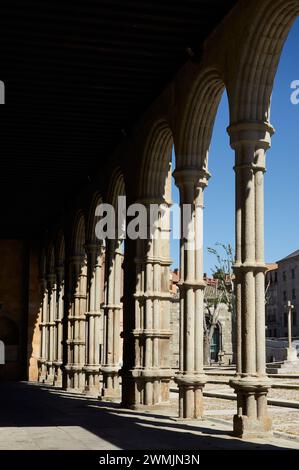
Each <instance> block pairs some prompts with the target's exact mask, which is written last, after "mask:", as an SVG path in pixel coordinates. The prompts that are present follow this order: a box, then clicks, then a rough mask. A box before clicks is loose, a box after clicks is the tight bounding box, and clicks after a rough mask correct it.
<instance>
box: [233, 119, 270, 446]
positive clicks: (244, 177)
mask: <svg viewBox="0 0 299 470" xmlns="http://www.w3.org/2000/svg"><path fill="white" fill-rule="evenodd" d="M228 132H229V135H230V139H231V146H232V148H233V149H234V150H235V153H236V165H235V172H236V261H235V265H234V272H235V277H236V285H235V295H236V309H237V312H236V313H237V331H238V341H237V358H238V359H237V375H236V377H235V379H234V380H232V381H231V384H230V385H231V386H232V387H233V388H234V389H235V391H236V393H237V403H238V412H237V414H236V415H235V416H234V433H235V434H236V435H238V436H241V437H244V436H248V435H255V436H256V435H264V434H265V433H269V432H270V430H271V419H270V418H269V417H268V413H267V398H266V396H267V393H268V390H269V388H270V382H269V380H268V378H267V376H266V370H265V366H266V364H265V357H266V345H265V342H266V340H265V272H266V270H267V268H266V265H265V261H264V173H265V154H266V150H267V149H268V148H269V147H270V143H271V136H272V134H273V132H274V130H273V128H272V127H271V126H270V125H269V124H268V123H259V122H257V123H254V122H249V123H246V122H242V123H239V124H234V125H232V126H230V127H229V129H228Z"/></svg>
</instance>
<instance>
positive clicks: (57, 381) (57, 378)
mask: <svg viewBox="0 0 299 470" xmlns="http://www.w3.org/2000/svg"><path fill="white" fill-rule="evenodd" d="M54 366H55V374H54V386H55V387H62V370H61V364H60V363H59V364H54Z"/></svg>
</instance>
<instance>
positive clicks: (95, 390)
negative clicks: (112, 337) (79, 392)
mask: <svg viewBox="0 0 299 470" xmlns="http://www.w3.org/2000/svg"><path fill="white" fill-rule="evenodd" d="M86 252H87V255H88V271H89V274H88V287H89V291H88V311H87V312H86V365H85V367H84V370H85V391H86V393H88V394H92V395H96V396H98V395H99V393H100V362H101V358H100V348H101V347H102V345H103V315H102V310H101V302H102V297H103V294H102V292H103V289H104V283H103V257H104V248H103V245H100V244H99V243H98V244H89V245H86Z"/></svg>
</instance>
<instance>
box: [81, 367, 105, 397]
mask: <svg viewBox="0 0 299 470" xmlns="http://www.w3.org/2000/svg"><path fill="white" fill-rule="evenodd" d="M84 372H85V388H84V393H86V395H91V396H93V397H98V396H99V393H100V391H101V383H100V374H99V366H98V367H96V368H95V369H92V368H88V367H84Z"/></svg>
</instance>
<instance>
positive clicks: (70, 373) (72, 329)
mask: <svg viewBox="0 0 299 470" xmlns="http://www.w3.org/2000/svg"><path fill="white" fill-rule="evenodd" d="M70 270H71V283H70V284H71V286H70V287H71V295H70V298H69V313H68V339H67V364H66V366H65V368H64V370H65V373H66V387H67V389H68V390H75V391H80V392H82V391H84V389H85V373H84V365H85V321H86V317H85V313H86V303H87V295H86V288H87V262H86V259H85V258H82V256H74V257H73V258H71V260H70Z"/></svg>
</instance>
